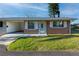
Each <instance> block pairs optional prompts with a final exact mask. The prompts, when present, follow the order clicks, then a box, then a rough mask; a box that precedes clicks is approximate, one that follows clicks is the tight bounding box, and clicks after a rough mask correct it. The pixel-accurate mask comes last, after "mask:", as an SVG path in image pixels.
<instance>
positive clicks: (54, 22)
mask: <svg viewBox="0 0 79 59" xmlns="http://www.w3.org/2000/svg"><path fill="white" fill-rule="evenodd" d="M53 27H64V22H63V21H53Z"/></svg>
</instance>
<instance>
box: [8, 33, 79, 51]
mask: <svg viewBox="0 0 79 59" xmlns="http://www.w3.org/2000/svg"><path fill="white" fill-rule="evenodd" d="M7 49H8V50H9V51H54V50H79V35H78V34H76V35H49V36H47V37H27V38H18V39H17V40H16V41H15V42H13V43H11V44H10V45H9V46H8V47H7Z"/></svg>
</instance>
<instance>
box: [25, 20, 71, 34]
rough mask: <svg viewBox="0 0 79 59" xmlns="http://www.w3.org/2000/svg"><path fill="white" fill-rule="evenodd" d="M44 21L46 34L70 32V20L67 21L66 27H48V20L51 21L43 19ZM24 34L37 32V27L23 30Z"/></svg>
mask: <svg viewBox="0 0 79 59" xmlns="http://www.w3.org/2000/svg"><path fill="white" fill-rule="evenodd" d="M45 22H46V32H47V34H69V33H70V30H71V29H70V21H69V20H68V21H67V27H66V28H50V22H51V21H45ZM24 33H25V34H38V33H39V29H33V30H28V29H25V30H24Z"/></svg>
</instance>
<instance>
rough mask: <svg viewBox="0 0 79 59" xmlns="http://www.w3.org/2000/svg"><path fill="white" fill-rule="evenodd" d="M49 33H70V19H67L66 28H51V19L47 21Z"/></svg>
mask: <svg viewBox="0 0 79 59" xmlns="http://www.w3.org/2000/svg"><path fill="white" fill-rule="evenodd" d="M47 33H48V34H69V33H70V21H67V27H66V28H50V21H47Z"/></svg>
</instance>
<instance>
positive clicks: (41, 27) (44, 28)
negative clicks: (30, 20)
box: [38, 22, 46, 34]
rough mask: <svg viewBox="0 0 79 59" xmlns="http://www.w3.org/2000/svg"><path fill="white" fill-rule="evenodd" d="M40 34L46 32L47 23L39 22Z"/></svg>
mask: <svg viewBox="0 0 79 59" xmlns="http://www.w3.org/2000/svg"><path fill="white" fill-rule="evenodd" d="M38 26H39V34H46V23H45V22H39V25H38Z"/></svg>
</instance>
